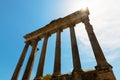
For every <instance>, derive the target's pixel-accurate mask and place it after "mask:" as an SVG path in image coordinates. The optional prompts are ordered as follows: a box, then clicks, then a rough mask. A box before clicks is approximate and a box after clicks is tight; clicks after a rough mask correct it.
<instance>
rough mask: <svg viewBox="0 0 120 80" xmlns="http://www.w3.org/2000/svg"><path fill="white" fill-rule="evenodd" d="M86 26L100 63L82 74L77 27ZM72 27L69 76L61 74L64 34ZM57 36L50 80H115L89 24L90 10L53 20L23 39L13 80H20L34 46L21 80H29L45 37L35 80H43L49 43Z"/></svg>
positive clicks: (97, 60) (96, 57)
mask: <svg viewBox="0 0 120 80" xmlns="http://www.w3.org/2000/svg"><path fill="white" fill-rule="evenodd" d="M78 23H83V24H84V25H85V29H86V32H87V34H88V37H89V40H90V43H91V46H92V49H93V53H94V56H95V59H96V62H97V65H96V66H95V69H94V70H91V71H87V72H85V71H83V69H82V68H81V61H80V57H79V56H80V54H79V51H78V45H77V41H76V35H75V29H74V27H75V25H76V24H78ZM66 28H69V30H70V38H71V49H72V60H73V71H72V72H71V73H69V74H62V73H61V32H62V31H63V30H64V29H66ZM54 33H56V47H55V58H54V69H53V74H52V78H51V80H116V78H115V76H114V73H113V71H112V66H111V65H110V64H109V63H108V62H107V61H106V58H105V56H104V53H103V51H102V49H101V47H100V45H99V43H98V40H97V38H96V36H95V33H94V31H93V27H92V25H91V24H90V22H89V11H88V9H85V10H83V9H81V10H80V11H77V12H74V13H72V14H70V15H68V16H66V17H64V18H59V19H57V20H54V21H52V22H51V23H49V24H48V25H46V26H44V27H42V28H40V29H38V30H36V31H34V32H31V33H29V34H27V35H25V36H24V38H25V40H26V41H25V46H24V49H23V52H22V54H21V56H20V59H19V61H18V63H17V65H16V68H15V71H14V73H13V76H12V78H11V80H18V77H19V73H20V70H21V67H22V65H23V62H24V59H25V56H26V53H27V51H28V48H29V46H32V50H31V54H30V56H29V58H28V62H27V64H26V68H25V71H24V74H23V76H22V80H30V76H31V72H32V69H33V64H34V60H35V57H36V52H37V50H38V42H39V41H40V40H41V39H42V38H44V42H43V46H42V51H41V54H40V58H39V61H38V68H37V71H36V76H35V77H34V80H42V79H43V73H44V63H45V57H46V49H47V43H48V40H49V38H50V36H51V35H52V34H54Z"/></svg>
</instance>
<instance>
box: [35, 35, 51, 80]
mask: <svg viewBox="0 0 120 80" xmlns="http://www.w3.org/2000/svg"><path fill="white" fill-rule="evenodd" d="M48 37H49V36H48V35H46V36H45V38H44V43H43V47H42V51H41V56H40V59H39V64H38V69H37V73H36V77H35V78H34V80H41V78H42V76H43V71H44V63H45V56H46V49H47V42H48Z"/></svg>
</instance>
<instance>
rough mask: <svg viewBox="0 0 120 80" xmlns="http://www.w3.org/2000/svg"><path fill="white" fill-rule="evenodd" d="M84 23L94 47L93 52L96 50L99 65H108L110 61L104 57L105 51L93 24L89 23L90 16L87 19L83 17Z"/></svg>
mask: <svg viewBox="0 0 120 80" xmlns="http://www.w3.org/2000/svg"><path fill="white" fill-rule="evenodd" d="M83 23H84V25H85V28H86V31H87V34H88V37H89V40H90V42H91V46H92V49H93V52H94V55H95V58H96V61H97V66H102V65H104V66H107V65H108V63H107V61H106V59H105V57H104V54H103V51H102V49H101V47H100V45H99V43H98V41H97V38H96V36H95V34H94V31H93V28H92V25H91V24H90V23H89V18H88V17H86V18H85V19H83Z"/></svg>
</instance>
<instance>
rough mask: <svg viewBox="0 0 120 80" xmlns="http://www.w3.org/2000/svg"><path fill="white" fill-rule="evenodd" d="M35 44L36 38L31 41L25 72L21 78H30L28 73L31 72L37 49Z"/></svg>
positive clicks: (27, 79)
mask: <svg viewBox="0 0 120 80" xmlns="http://www.w3.org/2000/svg"><path fill="white" fill-rule="evenodd" d="M37 44H38V40H36V41H33V42H32V51H31V54H30V56H29V59H28V62H27V66H26V69H25V72H24V74H23V77H22V80H30V75H31V72H32V68H33V64H34V59H35V56H36V51H37Z"/></svg>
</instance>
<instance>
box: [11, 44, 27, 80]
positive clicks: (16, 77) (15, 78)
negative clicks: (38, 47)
mask: <svg viewBox="0 0 120 80" xmlns="http://www.w3.org/2000/svg"><path fill="white" fill-rule="evenodd" d="M28 47H29V43H28V42H26V44H25V47H24V49H23V52H22V54H21V56H20V58H19V61H18V63H17V66H16V68H15V71H14V73H13V76H12V78H11V80H18V76H19V73H20V70H21V67H22V64H23V62H24V59H25V56H26V53H27V50H28Z"/></svg>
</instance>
